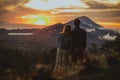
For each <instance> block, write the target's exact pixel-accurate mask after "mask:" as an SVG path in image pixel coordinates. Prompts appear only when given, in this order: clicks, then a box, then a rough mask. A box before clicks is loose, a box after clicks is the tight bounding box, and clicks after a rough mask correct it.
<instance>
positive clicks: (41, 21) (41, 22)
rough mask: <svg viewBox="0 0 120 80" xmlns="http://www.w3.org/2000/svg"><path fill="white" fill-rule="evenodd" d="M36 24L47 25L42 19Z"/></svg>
mask: <svg viewBox="0 0 120 80" xmlns="http://www.w3.org/2000/svg"><path fill="white" fill-rule="evenodd" d="M34 24H37V25H47V23H46V21H45V20H43V19H40V20H38V21H36V22H34Z"/></svg>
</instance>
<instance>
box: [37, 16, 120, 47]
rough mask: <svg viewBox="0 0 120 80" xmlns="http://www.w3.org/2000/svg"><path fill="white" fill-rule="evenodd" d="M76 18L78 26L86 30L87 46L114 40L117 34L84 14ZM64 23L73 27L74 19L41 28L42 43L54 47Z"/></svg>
mask: <svg viewBox="0 0 120 80" xmlns="http://www.w3.org/2000/svg"><path fill="white" fill-rule="evenodd" d="M77 19H79V20H80V21H81V24H80V27H81V28H82V29H84V30H85V31H86V32H87V48H90V47H91V46H92V44H93V43H94V44H96V45H98V47H101V45H102V44H104V43H105V42H106V41H112V40H115V38H116V37H117V35H119V33H118V32H117V31H114V30H110V29H106V28H104V27H102V26H100V25H99V24H97V23H95V22H94V21H93V20H91V19H90V18H88V17H86V16H82V17H78V18H77ZM66 24H70V25H71V26H72V28H74V20H71V21H69V22H67V23H65V24H60V23H59V24H55V25H52V26H49V27H48V28H44V29H42V35H41V36H44V37H45V39H43V38H42V39H43V40H44V41H43V43H45V44H46V43H47V45H48V44H49V46H52V47H56V45H57V36H58V34H59V33H60V32H61V31H62V28H63V27H64V25H66ZM37 34H39V33H37Z"/></svg>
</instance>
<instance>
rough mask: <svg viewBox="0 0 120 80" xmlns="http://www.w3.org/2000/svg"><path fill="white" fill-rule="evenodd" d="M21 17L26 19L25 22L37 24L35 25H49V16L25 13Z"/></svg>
mask: <svg viewBox="0 0 120 80" xmlns="http://www.w3.org/2000/svg"><path fill="white" fill-rule="evenodd" d="M21 18H23V19H25V20H26V23H27V24H37V25H49V24H51V23H50V17H49V16H46V15H27V16H22V17H21Z"/></svg>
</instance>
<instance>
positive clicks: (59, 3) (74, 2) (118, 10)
mask: <svg viewBox="0 0 120 80" xmlns="http://www.w3.org/2000/svg"><path fill="white" fill-rule="evenodd" d="M0 8H1V9H0V22H8V23H10V24H30V25H31V24H32V25H53V24H56V23H66V22H68V21H70V20H73V19H75V18H76V17H80V16H87V17H89V18H90V19H92V20H93V21H95V22H97V23H98V24H100V25H102V26H105V27H106V26H110V27H120V24H119V23H120V0H0Z"/></svg>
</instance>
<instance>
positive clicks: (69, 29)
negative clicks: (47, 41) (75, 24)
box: [62, 25, 72, 34]
mask: <svg viewBox="0 0 120 80" xmlns="http://www.w3.org/2000/svg"><path fill="white" fill-rule="evenodd" d="M71 32H72V30H71V25H65V26H64V28H63V31H62V33H65V34H71Z"/></svg>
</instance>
